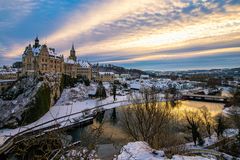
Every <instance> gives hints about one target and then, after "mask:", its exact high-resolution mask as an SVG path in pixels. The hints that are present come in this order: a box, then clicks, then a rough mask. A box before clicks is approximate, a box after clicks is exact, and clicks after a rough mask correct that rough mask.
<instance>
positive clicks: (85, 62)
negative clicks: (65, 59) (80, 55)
mask: <svg viewBox="0 0 240 160" xmlns="http://www.w3.org/2000/svg"><path fill="white" fill-rule="evenodd" d="M78 63H79V65H80V66H81V67H82V68H89V67H90V64H89V63H88V62H87V61H84V60H79V61H78Z"/></svg>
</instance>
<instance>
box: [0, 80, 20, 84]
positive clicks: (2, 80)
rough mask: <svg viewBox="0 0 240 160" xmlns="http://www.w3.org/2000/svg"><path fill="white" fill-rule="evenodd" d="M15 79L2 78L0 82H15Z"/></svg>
mask: <svg viewBox="0 0 240 160" xmlns="http://www.w3.org/2000/svg"><path fill="white" fill-rule="evenodd" d="M15 81H16V79H6V80H5V79H4V80H0V83H5V82H15Z"/></svg>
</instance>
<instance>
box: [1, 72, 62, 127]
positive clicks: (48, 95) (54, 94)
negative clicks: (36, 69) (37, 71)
mask: <svg viewBox="0 0 240 160" xmlns="http://www.w3.org/2000/svg"><path fill="white" fill-rule="evenodd" d="M60 85H61V75H44V76H41V77H24V78H21V79H20V80H18V81H17V82H16V83H15V84H14V85H13V86H12V87H11V88H10V89H9V90H8V91H7V92H5V93H4V94H3V95H2V97H1V99H0V128H16V127H18V126H21V125H25V124H28V123H31V122H33V121H36V120H37V119H39V118H40V117H41V116H43V115H44V114H45V113H46V112H47V111H48V110H49V108H50V107H51V106H52V105H53V104H54V103H55V102H56V100H57V99H58V98H59V97H60V95H61V90H60Z"/></svg>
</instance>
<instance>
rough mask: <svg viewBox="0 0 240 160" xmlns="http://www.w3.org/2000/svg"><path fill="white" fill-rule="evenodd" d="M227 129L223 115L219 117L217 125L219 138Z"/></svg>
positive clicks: (216, 130)
mask: <svg viewBox="0 0 240 160" xmlns="http://www.w3.org/2000/svg"><path fill="white" fill-rule="evenodd" d="M225 129H226V122H225V119H224V117H223V115H218V116H217V120H216V125H215V128H214V130H215V132H216V133H217V136H218V138H220V137H222V135H223V131H224V130H225Z"/></svg>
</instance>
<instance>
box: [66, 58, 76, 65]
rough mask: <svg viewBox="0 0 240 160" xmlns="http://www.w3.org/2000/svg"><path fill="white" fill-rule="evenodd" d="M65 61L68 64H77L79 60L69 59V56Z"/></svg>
mask: <svg viewBox="0 0 240 160" xmlns="http://www.w3.org/2000/svg"><path fill="white" fill-rule="evenodd" d="M64 63H67V64H77V62H75V61H74V60H72V59H69V58H67V59H64Z"/></svg>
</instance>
